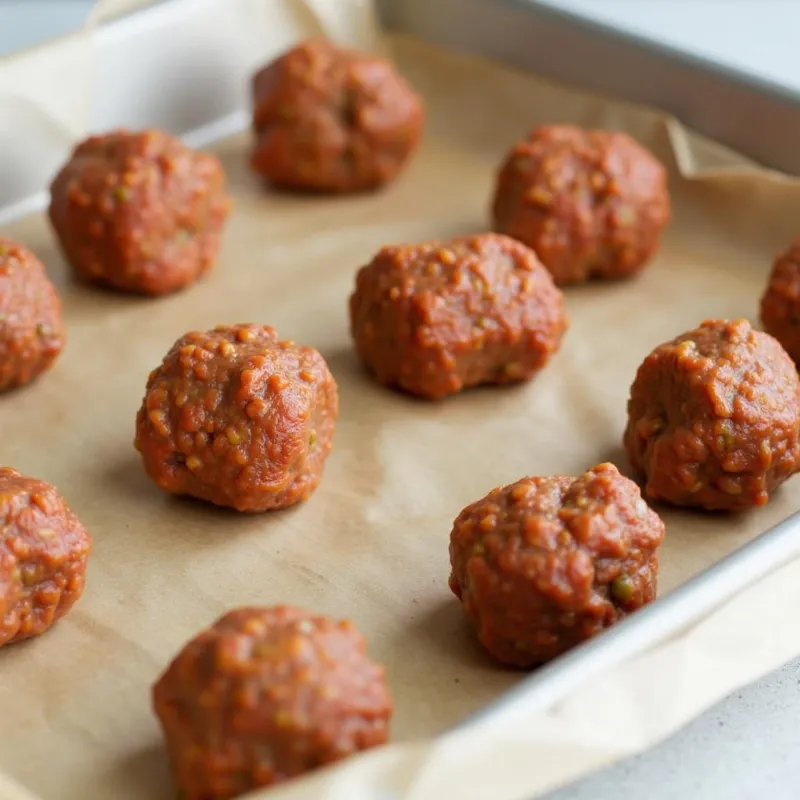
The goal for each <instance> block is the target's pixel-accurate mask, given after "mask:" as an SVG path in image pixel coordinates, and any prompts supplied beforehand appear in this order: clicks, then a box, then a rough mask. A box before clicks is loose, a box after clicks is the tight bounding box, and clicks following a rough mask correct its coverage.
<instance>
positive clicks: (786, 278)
mask: <svg viewBox="0 0 800 800" xmlns="http://www.w3.org/2000/svg"><path fill="white" fill-rule="evenodd" d="M761 321H762V322H763V323H764V329H765V330H766V331H767V333H770V334H772V335H773V336H774V337H775V338H776V339H777V340H778V341H779V342H780V343H781V344H782V345H783V347H784V349H785V350H786V352H787V353H788V354H789V355H790V356H791V357H792V359H793V360H794V363H795V364H798V363H800V239H798V240H797V241H796V242H794V243H793V244H792V245H791V246H790V247H789V249H788V250H786V252H784V253H781V255H779V256H778V257H777V258H776V259H775V263H774V265H773V267H772V273H771V275H770V276H769V282H768V284H767V288H766V290H765V292H764V295H763V296H762V298H761Z"/></svg>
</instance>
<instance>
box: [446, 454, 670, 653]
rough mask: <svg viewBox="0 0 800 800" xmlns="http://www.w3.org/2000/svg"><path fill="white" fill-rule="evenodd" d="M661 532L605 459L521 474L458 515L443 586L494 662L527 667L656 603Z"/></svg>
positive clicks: (652, 515) (658, 521)
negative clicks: (556, 471)
mask: <svg viewBox="0 0 800 800" xmlns="http://www.w3.org/2000/svg"><path fill="white" fill-rule="evenodd" d="M663 538H664V523H663V522H662V521H661V519H660V518H659V517H658V515H657V514H656V513H655V512H653V511H652V510H651V509H650V508H648V506H647V504H646V503H645V502H644V500H642V497H641V494H640V493H639V489H638V487H637V486H636V484H635V483H633V482H632V481H629V480H628V479H627V478H625V477H623V476H622V475H620V474H619V472H618V471H617V468H616V467H614V466H613V465H612V464H600V465H599V466H597V467H595V468H594V469H593V470H590V471H589V472H586V473H584V474H583V475H581V476H580V477H579V478H566V477H548V478H523V479H522V480H520V481H517V482H516V483H512V484H511V485H510V486H504V487H502V488H499V489H494V490H493V491H491V492H489V494H488V495H487V496H486V497H484V498H483V499H482V500H479V501H478V502H477V503H473V504H472V505H471V506H467V507H466V508H465V509H464V510H463V511H462V512H461V513H460V514H459V515H458V517H457V518H456V521H455V523H454V524H453V530H452V533H451V534H450V563H451V565H452V572H451V574H450V588H451V589H452V590H453V592H454V593H455V595H456V597H458V598H459V600H461V605H462V606H463V608H464V612H465V614H466V616H467V619H468V620H469V621H470V622H471V623H472V624H473V625H474V626H475V629H476V631H477V633H478V638H479V639H480V641H481V643H482V644H483V646H484V647H485V648H486V649H487V650H488V651H489V653H490V654H491V655H492V656H494V658H496V659H497V660H498V661H501V662H503V663H505V664H510V665H513V666H517V667H533V666H536V665H537V664H541V663H543V662H545V661H549V660H550V659H552V658H555V657H556V656H558V655H560V654H561V653H563V652H565V651H566V650H569V649H570V648H571V647H574V646H575V645H577V644H580V643H581V642H582V641H584V640H585V639H589V638H590V637H592V636H595V635H596V634H598V633H600V632H601V631H603V629H605V628H607V627H609V626H610V625H613V624H614V623H615V622H617V621H618V620H619V619H621V618H622V617H624V616H625V615H626V614H629V613H631V612H632V611H636V610H637V609H638V608H641V607H642V606H643V605H645V604H646V603H649V602H650V601H651V600H653V599H654V598H655V596H656V581H657V577H658V555H657V548H658V546H659V545H660V544H661V541H662V539H663Z"/></svg>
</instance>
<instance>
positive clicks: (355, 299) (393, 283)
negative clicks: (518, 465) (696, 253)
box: [350, 234, 568, 399]
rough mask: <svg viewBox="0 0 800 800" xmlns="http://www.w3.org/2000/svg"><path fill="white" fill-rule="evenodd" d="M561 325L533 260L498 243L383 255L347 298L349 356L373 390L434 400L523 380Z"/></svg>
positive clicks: (558, 301)
mask: <svg viewBox="0 0 800 800" xmlns="http://www.w3.org/2000/svg"><path fill="white" fill-rule="evenodd" d="M567 324H568V323H567V318H566V314H565V312H564V305H563V298H562V296H561V292H560V291H559V290H558V289H557V288H556V287H555V286H554V284H553V281H552V279H551V277H550V275H549V274H548V272H547V270H546V269H544V267H543V266H542V265H541V264H540V263H539V261H538V260H537V258H536V255H535V254H534V253H533V252H532V251H531V250H530V249H529V248H527V247H525V245H523V244H521V243H519V242H516V241H514V240H513V239H509V238H508V237H506V236H500V235H497V234H484V235H480V236H470V237H465V238H459V239H454V240H452V241H450V242H427V243H424V244H410V245H401V246H396V247H384V248H383V249H382V250H381V251H380V252H379V253H378V254H377V255H376V256H375V257H374V258H373V259H372V261H371V262H370V263H369V264H368V265H367V266H365V267H363V268H362V269H361V270H360V271H359V272H358V275H357V277H356V287H355V291H354V292H353V294H352V296H351V297H350V327H351V332H352V335H353V338H354V339H355V344H356V349H357V351H358V354H359V356H360V357H361V359H362V360H363V361H364V363H365V364H366V365H367V366H368V367H369V368H370V369H371V370H372V372H373V373H374V374H375V376H376V377H377V379H378V381H379V382H380V383H382V384H385V385H388V386H396V387H399V388H401V389H403V390H405V391H407V392H410V393H412V394H416V395H420V396H422V397H427V398H431V399H436V398H441V397H444V396H446V395H449V394H453V393H455V392H459V391H461V390H462V389H464V388H466V387H469V386H476V385H479V384H503V383H512V382H517V381H524V380H529V379H530V378H532V377H533V376H534V375H535V374H536V373H537V372H538V371H539V370H541V369H542V368H543V367H544V366H545V365H546V364H547V362H548V361H549V360H550V357H551V356H552V355H553V354H554V353H555V352H556V351H557V350H558V348H559V346H560V344H561V339H562V337H563V335H564V333H565V331H566V329H567Z"/></svg>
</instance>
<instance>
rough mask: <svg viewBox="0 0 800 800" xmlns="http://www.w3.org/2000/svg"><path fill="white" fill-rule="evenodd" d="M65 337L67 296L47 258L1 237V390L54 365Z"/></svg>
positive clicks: (24, 381)
mask: <svg viewBox="0 0 800 800" xmlns="http://www.w3.org/2000/svg"><path fill="white" fill-rule="evenodd" d="M64 341H65V334H64V325H63V322H62V319H61V301H60V300H59V299H58V294H57V292H56V289H55V287H54V286H53V284H52V283H50V280H49V279H48V277H47V273H46V272H45V269H44V266H43V265H42V262H41V261H39V259H38V258H36V256H35V255H34V254H33V253H32V252H31V251H30V250H28V249H27V248H25V247H23V246H22V245H20V244H17V243H16V242H12V241H11V240H10V239H4V238H2V237H0V392H3V391H6V390H8V389H14V388H17V387H19V386H24V385H25V384H27V383H30V382H31V381H32V380H34V379H35V378H36V377H38V376H39V375H41V374H42V373H43V372H45V371H46V370H48V369H49V368H50V367H51V366H52V364H53V362H54V361H55V360H56V358H57V357H58V355H59V353H60V352H61V349H62V348H63V346H64Z"/></svg>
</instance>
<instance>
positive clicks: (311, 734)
mask: <svg viewBox="0 0 800 800" xmlns="http://www.w3.org/2000/svg"><path fill="white" fill-rule="evenodd" d="M153 700H154V707H155V712H156V715H157V716H158V718H159V719H160V721H161V725H162V728H163V730H164V736H165V738H166V742H167V747H168V750H169V755H170V761H171V765H172V772H173V775H174V777H175V782H176V783H177V785H178V787H179V789H180V790H181V792H182V794H181V797H182V798H183V800H228V798H233V797H237V796H239V795H241V794H244V793H245V792H248V791H250V790H253V789H257V788H260V787H266V786H272V785H274V784H277V783H281V782H283V781H285V780H287V779H289V778H293V777H296V776H299V775H302V774H303V773H306V772H308V771H309V770H312V769H314V768H315V767H319V766H322V765H324V764H330V763H332V762H335V761H338V760H340V759H342V758H346V757H347V756H349V755H352V754H353V753H356V752H358V751H360V750H365V749H367V748H370V747H374V746H376V745H380V744H383V743H384V742H386V740H387V738H388V729H389V720H390V717H391V715H392V711H393V702H392V697H391V695H390V693H389V689H388V687H387V685H386V678H385V674H384V670H383V668H382V667H381V666H379V665H378V664H376V663H374V662H373V661H371V660H370V659H369V658H368V657H367V655H366V647H365V643H364V639H363V638H362V637H361V635H360V634H359V633H358V632H357V631H356V629H355V628H354V627H353V625H352V624H351V623H349V622H336V621H333V620H330V619H327V618H325V617H319V616H313V615H311V614H309V613H308V612H306V611H302V610H299V609H296V608H290V607H286V606H279V607H276V608H244V609H239V610H236V611H231V612H230V613H228V614H226V615H225V616H224V617H222V618H221V619H220V620H219V621H218V622H216V624H214V625H213V626H212V627H211V628H209V629H208V630H206V631H204V632H203V633H201V634H200V635H199V636H197V637H196V638H195V639H193V640H192V641H190V642H189V643H188V644H187V645H186V646H185V647H184V648H183V650H182V651H181V652H180V653H179V654H178V656H177V658H176V659H175V660H174V661H173V662H172V663H171V664H170V666H169V667H168V669H167V670H166V672H165V673H164V674H163V675H162V676H161V678H160V679H159V680H158V682H157V683H156V685H155V687H154V690H153Z"/></svg>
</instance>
